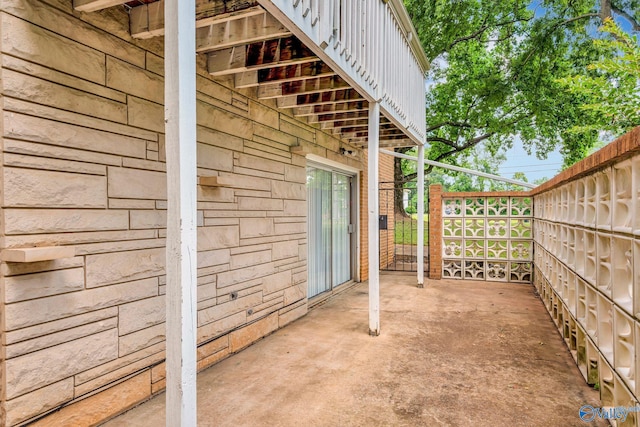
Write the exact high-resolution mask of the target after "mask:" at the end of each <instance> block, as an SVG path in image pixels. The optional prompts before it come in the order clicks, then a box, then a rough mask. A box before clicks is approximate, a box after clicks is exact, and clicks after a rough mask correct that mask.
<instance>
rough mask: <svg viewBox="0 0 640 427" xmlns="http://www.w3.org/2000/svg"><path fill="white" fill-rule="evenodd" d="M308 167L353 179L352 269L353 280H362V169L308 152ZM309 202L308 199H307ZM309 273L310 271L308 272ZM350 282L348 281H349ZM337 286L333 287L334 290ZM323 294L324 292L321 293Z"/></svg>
mask: <svg viewBox="0 0 640 427" xmlns="http://www.w3.org/2000/svg"><path fill="white" fill-rule="evenodd" d="M306 158H307V165H306V166H307V167H316V168H319V169H324V170H327V171H331V172H337V173H341V174H343V175H348V176H349V177H351V178H352V179H353V183H354V185H353V186H352V189H351V201H352V206H353V209H352V212H351V221H352V224H353V227H354V230H353V235H354V237H353V239H352V241H351V253H352V256H351V269H352V274H351V276H352V280H353V281H354V282H360V178H361V174H362V171H361V170H360V169H357V168H354V167H351V166H348V165H345V164H342V163H340V162H336V161H333V160H329V159H326V158H324V157H320V156H317V155H315V154H307V155H306ZM307 203H308V200H307ZM308 224H309V218H307V244H308V242H309V239H308V236H309V229H308ZM307 259H308V249H307ZM307 274H308V273H307ZM347 283H348V282H347ZM334 289H335V288H333V287H332V291H333V290H334ZM321 295H322V294H321Z"/></svg>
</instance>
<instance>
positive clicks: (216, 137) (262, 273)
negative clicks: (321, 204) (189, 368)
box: [0, 0, 366, 426]
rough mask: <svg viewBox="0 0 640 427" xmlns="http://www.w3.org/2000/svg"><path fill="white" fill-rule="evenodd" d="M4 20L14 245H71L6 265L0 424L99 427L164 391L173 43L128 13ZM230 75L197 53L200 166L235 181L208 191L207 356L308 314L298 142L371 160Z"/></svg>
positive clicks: (202, 295) (32, 2)
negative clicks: (168, 90) (167, 122)
mask: <svg viewBox="0 0 640 427" xmlns="http://www.w3.org/2000/svg"><path fill="white" fill-rule="evenodd" d="M0 20H1V26H0V31H1V32H2V38H1V43H2V69H1V73H2V76H1V77H2V80H1V81H2V92H3V95H4V97H3V100H2V101H3V102H2V115H3V126H2V132H3V135H2V137H3V138H2V160H3V162H2V170H1V172H2V174H1V176H2V184H1V188H2V198H3V200H2V216H3V220H2V247H3V248H23V247H32V246H73V247H75V249H76V256H75V257H71V258H65V259H59V260H54V261H43V262H34V263H7V262H4V263H2V264H1V265H0V274H1V276H2V277H1V282H0V286H1V289H0V291H1V292H0V295H2V298H3V300H2V301H1V303H2V307H0V308H2V316H0V318H1V322H2V323H1V324H0V326H1V328H0V331H1V332H2V347H1V352H0V363H1V364H2V369H0V387H1V389H2V393H1V406H0V417H4V420H0V424H3V423H4V424H6V425H8V426H13V425H17V424H20V423H22V422H25V421H27V420H33V419H35V418H37V417H41V416H44V415H46V417H45V418H42V419H41V420H40V422H39V423H36V425H40V424H41V425H85V424H93V423H96V422H99V421H101V420H103V419H106V418H108V417H110V416H112V415H114V414H116V413H118V412H121V411H122V410H125V409H126V408H128V407H130V406H132V405H134V404H136V403H137V402H140V401H141V400H144V399H146V398H148V397H149V396H150V395H151V394H153V393H157V392H159V391H161V390H162V389H163V388H164V386H165V368H164V363H163V361H164V359H165V343H164V340H165V323H164V321H165V297H164V295H165V284H166V283H165V281H166V279H165V275H164V268H165V251H164V247H165V236H166V228H165V227H166V205H167V201H166V199H167V195H166V181H165V180H166V175H165V156H164V145H165V141H164V135H163V132H164V123H163V114H164V113H163V85H164V81H163V59H162V54H163V46H162V43H161V39H160V40H158V39H152V40H147V41H140V40H132V39H131V38H130V37H129V29H128V22H129V20H128V17H127V16H126V12H125V10H124V8H112V9H107V10H105V11H102V12H98V13H92V14H82V13H77V12H74V11H72V2H71V1H68V0H43V1H36V0H7V1H3V2H2V10H1V12H0ZM232 87H233V84H232V81H231V80H230V79H221V80H217V81H213V80H212V79H210V78H209V76H208V74H207V73H206V71H205V67H204V66H203V64H202V63H201V62H200V63H199V71H198V76H197V91H198V92H197V122H198V133H197V138H198V147H197V153H198V175H200V176H217V175H219V176H229V177H232V178H233V183H234V184H233V186H232V187H203V186H199V187H198V295H197V297H198V318H197V322H198V368H199V369H203V368H205V367H207V366H210V365H211V364H213V363H215V362H217V361H219V360H220V359H222V358H224V357H226V356H227V355H229V354H231V353H233V352H236V351H238V350H240V349H242V348H243V347H245V346H247V345H249V344H251V343H252V342H253V341H255V340H256V339H259V338H260V337H262V336H265V335H267V334H269V333H271V332H273V331H274V330H276V329H277V328H279V327H282V326H284V325H286V324H287V323H289V322H291V321H293V320H295V319H296V318H298V317H300V316H302V315H304V314H305V313H306V312H307V299H306V290H307V282H306V280H307V269H306V254H307V234H306V232H307V230H306V228H307V223H306V215H307V205H306V188H305V182H306V170H305V166H306V159H305V158H304V157H303V156H299V155H295V154H291V153H290V151H289V147H290V146H292V145H306V146H308V147H310V149H311V150H313V152H314V153H315V154H319V155H321V156H323V157H326V158H329V159H331V160H333V161H338V162H342V163H344V164H347V165H348V166H351V167H355V168H358V169H362V167H363V165H362V163H361V162H360V161H359V160H357V159H353V158H347V157H345V156H341V155H340V154H338V152H339V147H340V141H339V140H338V139H335V138H334V137H332V136H331V135H329V134H326V133H324V132H321V131H320V130H318V129H317V128H315V127H311V126H309V125H307V124H305V123H304V122H302V121H300V120H298V119H296V118H294V117H293V116H291V115H290V113H289V112H288V111H286V110H277V109H276V108H275V104H274V103H271V102H259V101H257V99H256V97H255V90H244V91H235V90H233V89H232ZM362 175H363V176H364V174H362ZM362 184H363V186H362V187H361V194H364V195H366V181H365V182H363V183H362ZM363 206H365V207H366V204H364V205H363ZM365 223H366V222H365ZM363 235H364V236H366V233H363ZM361 247H362V248H363V250H365V251H366V244H363V243H362V242H361ZM363 253H366V252H363ZM61 407H63V408H62V409H61V410H58V409H59V408H61ZM53 410H56V411H55V412H53V413H51V414H49V413H50V412H51V411H53Z"/></svg>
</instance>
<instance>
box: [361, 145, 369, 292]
mask: <svg viewBox="0 0 640 427" xmlns="http://www.w3.org/2000/svg"><path fill="white" fill-rule="evenodd" d="M368 159H369V157H368V153H367V150H366V149H365V150H362V168H363V173H361V174H360V280H362V281H365V280H368V279H369V219H368V214H367V211H368V209H369V207H368V206H369V193H368V192H367V188H369V187H368V182H369V174H368V173H367V167H368V164H369V160H368Z"/></svg>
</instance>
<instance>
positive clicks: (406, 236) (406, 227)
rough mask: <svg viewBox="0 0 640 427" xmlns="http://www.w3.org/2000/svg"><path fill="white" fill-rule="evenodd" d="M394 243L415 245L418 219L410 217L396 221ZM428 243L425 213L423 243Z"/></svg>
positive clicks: (427, 223)
mask: <svg viewBox="0 0 640 427" xmlns="http://www.w3.org/2000/svg"><path fill="white" fill-rule="evenodd" d="M394 243H395V244H397V245H415V244H417V243H418V221H416V220H415V216H414V218H412V219H411V220H409V218H405V219H404V220H399V221H396V223H395V229H394ZM428 243H429V222H428V218H427V216H426V215H425V221H424V244H425V245H427V244H428Z"/></svg>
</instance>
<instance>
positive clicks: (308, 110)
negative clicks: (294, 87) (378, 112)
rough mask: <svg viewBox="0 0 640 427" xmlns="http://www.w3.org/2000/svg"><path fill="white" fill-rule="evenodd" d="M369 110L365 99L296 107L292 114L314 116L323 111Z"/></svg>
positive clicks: (350, 111)
mask: <svg viewBox="0 0 640 427" xmlns="http://www.w3.org/2000/svg"><path fill="white" fill-rule="evenodd" d="M363 111H369V103H368V102H367V101H355V102H347V103H344V104H331V105H315V106H306V107H298V108H294V109H293V115H294V116H296V117H302V116H314V115H317V114H325V113H327V114H328V113H356V112H363Z"/></svg>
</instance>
